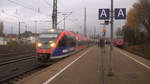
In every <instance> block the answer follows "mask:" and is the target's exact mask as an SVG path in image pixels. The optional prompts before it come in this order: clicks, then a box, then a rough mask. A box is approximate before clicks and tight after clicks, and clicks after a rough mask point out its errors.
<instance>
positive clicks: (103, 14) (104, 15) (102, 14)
mask: <svg viewBox="0 0 150 84" xmlns="http://www.w3.org/2000/svg"><path fill="white" fill-rule="evenodd" d="M109 11H110V10H109V9H99V20H105V19H109Z"/></svg>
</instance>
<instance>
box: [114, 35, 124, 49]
mask: <svg viewBox="0 0 150 84" xmlns="http://www.w3.org/2000/svg"><path fill="white" fill-rule="evenodd" d="M114 45H115V46H116V47H120V48H122V47H123V46H124V38H123V36H117V38H115V39H114Z"/></svg>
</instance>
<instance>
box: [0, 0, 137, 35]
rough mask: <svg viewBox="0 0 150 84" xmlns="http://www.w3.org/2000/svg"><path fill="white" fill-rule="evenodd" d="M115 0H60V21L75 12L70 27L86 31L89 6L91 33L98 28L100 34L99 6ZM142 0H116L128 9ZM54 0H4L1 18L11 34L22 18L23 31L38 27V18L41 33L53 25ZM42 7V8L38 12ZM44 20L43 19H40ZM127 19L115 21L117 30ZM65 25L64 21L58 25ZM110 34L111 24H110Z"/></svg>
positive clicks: (1, 3)
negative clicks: (65, 13)
mask: <svg viewBox="0 0 150 84" xmlns="http://www.w3.org/2000/svg"><path fill="white" fill-rule="evenodd" d="M110 1H111V0H58V12H59V13H58V21H60V20H62V19H63V16H62V14H63V12H72V14H71V15H70V16H69V17H68V18H67V19H66V29H67V30H73V31H78V32H83V20H84V8H87V28H88V32H89V31H90V32H89V33H90V34H92V33H93V31H94V28H96V31H97V33H98V32H100V31H101V30H102V26H100V23H101V22H102V21H99V20H98V9H99V8H110ZM137 1H138V0H114V8H127V11H128V10H129V9H130V8H131V7H132V5H133V4H134V3H135V2H137ZM52 2H53V1H52V0H0V19H1V20H3V21H4V24H5V32H6V33H10V31H11V25H12V26H13V32H14V33H17V31H18V26H17V25H18V20H19V21H22V22H24V23H21V32H24V31H25V24H27V25H28V30H30V31H33V32H34V29H35V27H34V26H35V22H34V21H35V20H37V21H38V32H41V31H44V30H45V29H49V28H51V22H44V21H48V20H49V21H51V14H52V5H53V4H52ZM38 8H39V9H40V10H39V11H38ZM39 21H40V22H39ZM124 23H125V21H123V20H122V21H115V25H114V28H115V30H116V29H117V28H118V27H121V26H122V25H124ZM58 27H59V28H63V22H62V23H60V24H59V25H58ZM107 31H108V33H107V36H109V31H110V26H107Z"/></svg>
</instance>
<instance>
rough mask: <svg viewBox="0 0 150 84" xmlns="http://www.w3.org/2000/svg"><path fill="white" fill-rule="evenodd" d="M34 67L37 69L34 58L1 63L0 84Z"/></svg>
mask: <svg viewBox="0 0 150 84" xmlns="http://www.w3.org/2000/svg"><path fill="white" fill-rule="evenodd" d="M36 67H38V63H37V61H36V58H35V56H30V57H23V58H20V59H15V60H10V61H7V62H2V63H0V74H1V75H0V84H1V82H3V81H5V80H8V79H11V78H13V77H15V76H18V75H20V74H23V73H25V72H27V71H30V70H32V69H34V68H36Z"/></svg>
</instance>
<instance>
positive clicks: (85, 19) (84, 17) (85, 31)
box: [84, 8, 87, 37]
mask: <svg viewBox="0 0 150 84" xmlns="http://www.w3.org/2000/svg"><path fill="white" fill-rule="evenodd" d="M84 36H85V37H86V36H87V34H86V8H85V9H84Z"/></svg>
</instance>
